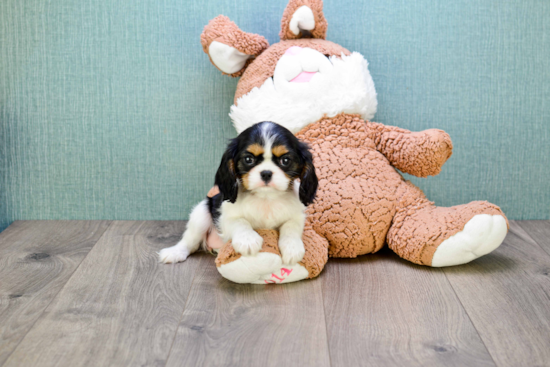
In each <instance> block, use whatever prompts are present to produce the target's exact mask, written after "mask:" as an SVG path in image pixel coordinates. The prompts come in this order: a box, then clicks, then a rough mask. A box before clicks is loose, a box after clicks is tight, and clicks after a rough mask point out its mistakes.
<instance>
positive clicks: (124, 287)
mask: <svg viewBox="0 0 550 367" xmlns="http://www.w3.org/2000/svg"><path fill="white" fill-rule="evenodd" d="M184 226H185V222H123V221H116V222H113V223H112V225H111V227H110V228H109V229H108V230H107V231H106V232H105V234H104V235H103V237H102V238H101V239H100V240H99V241H98V242H97V244H96V245H95V246H94V248H93V249H92V251H90V253H89V254H88V256H87V257H86V259H85V260H84V261H83V262H82V264H81V265H80V267H79V268H78V270H77V271H76V272H75V273H74V274H73V276H72V277H71V279H70V280H69V281H68V282H67V284H66V285H65V287H64V288H63V290H62V291H61V292H60V293H59V295H58V296H57V297H56V298H55V299H54V301H53V302H52V304H51V305H50V306H49V307H48V308H47V309H46V311H45V312H44V315H43V317H41V318H40V319H39V320H38V321H37V323H36V324H35V326H34V328H33V329H32V330H31V331H30V332H29V333H28V334H27V336H26V337H25V338H24V339H23V341H22V342H21V343H20V344H19V346H18V347H17V348H16V350H15V351H14V352H13V353H12V355H11V356H10V358H9V359H8V360H7V361H6V366H23V365H24V366H35V365H40V366H53V365H62V366H76V365H78V366H137V365H140V366H155V365H164V363H165V360H166V358H167V357H168V353H169V349H170V345H171V342H172V340H173V338H174V334H175V331H176V328H177V325H178V322H179V320H180V317H181V315H182V312H183V309H184V307H185V302H186V299H187V296H188V294H189V290H190V287H191V283H192V279H193V276H194V273H195V268H196V266H197V264H198V259H197V258H194V257H191V258H189V259H188V260H187V261H186V262H184V263H181V264H177V265H164V264H160V263H158V262H157V255H156V251H158V250H159V249H161V248H163V247H165V246H170V245H173V244H175V243H176V242H177V241H178V239H179V238H180V236H181V233H182V232H183V230H184Z"/></svg>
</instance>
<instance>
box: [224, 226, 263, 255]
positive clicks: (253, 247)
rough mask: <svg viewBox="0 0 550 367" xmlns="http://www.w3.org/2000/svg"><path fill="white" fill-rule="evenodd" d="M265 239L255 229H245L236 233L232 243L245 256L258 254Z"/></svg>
mask: <svg viewBox="0 0 550 367" xmlns="http://www.w3.org/2000/svg"><path fill="white" fill-rule="evenodd" d="M263 243H264V239H263V238H262V236H260V235H259V234H258V233H256V232H255V231H245V232H240V233H238V234H235V235H234V236H233V239H232V240H231V244H232V245H233V248H234V249H235V251H236V252H237V253H239V254H241V255H244V256H253V255H256V254H257V253H258V252H259V251H260V250H261V249H262V245H263Z"/></svg>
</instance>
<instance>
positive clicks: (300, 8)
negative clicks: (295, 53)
mask: <svg viewBox="0 0 550 367" xmlns="http://www.w3.org/2000/svg"><path fill="white" fill-rule="evenodd" d="M327 27H328V23H327V20H326V19H325V16H324V15H323V1H322V0H290V1H289V3H288V5H287V6H286V9H285V11H284V13H283V19H282V20H281V33H279V36H280V37H281V40H291V39H298V38H320V39H325V38H326V36H327Z"/></svg>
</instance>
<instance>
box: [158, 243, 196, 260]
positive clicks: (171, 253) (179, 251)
mask: <svg viewBox="0 0 550 367" xmlns="http://www.w3.org/2000/svg"><path fill="white" fill-rule="evenodd" d="M158 255H159V261H160V262H161V263H165V264H175V263H179V262H181V261H184V260H185V259H187V256H189V252H188V251H187V250H186V249H185V247H182V246H178V245H175V246H172V247H167V248H163V249H162V250H160V251H159V253H158Z"/></svg>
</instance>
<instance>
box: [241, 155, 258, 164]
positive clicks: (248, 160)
mask: <svg viewBox="0 0 550 367" xmlns="http://www.w3.org/2000/svg"><path fill="white" fill-rule="evenodd" d="M255 161H256V159H254V157H253V156H251V155H247V156H246V157H244V163H245V164H246V165H247V166H251V165H253V164H254V162H255Z"/></svg>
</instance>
